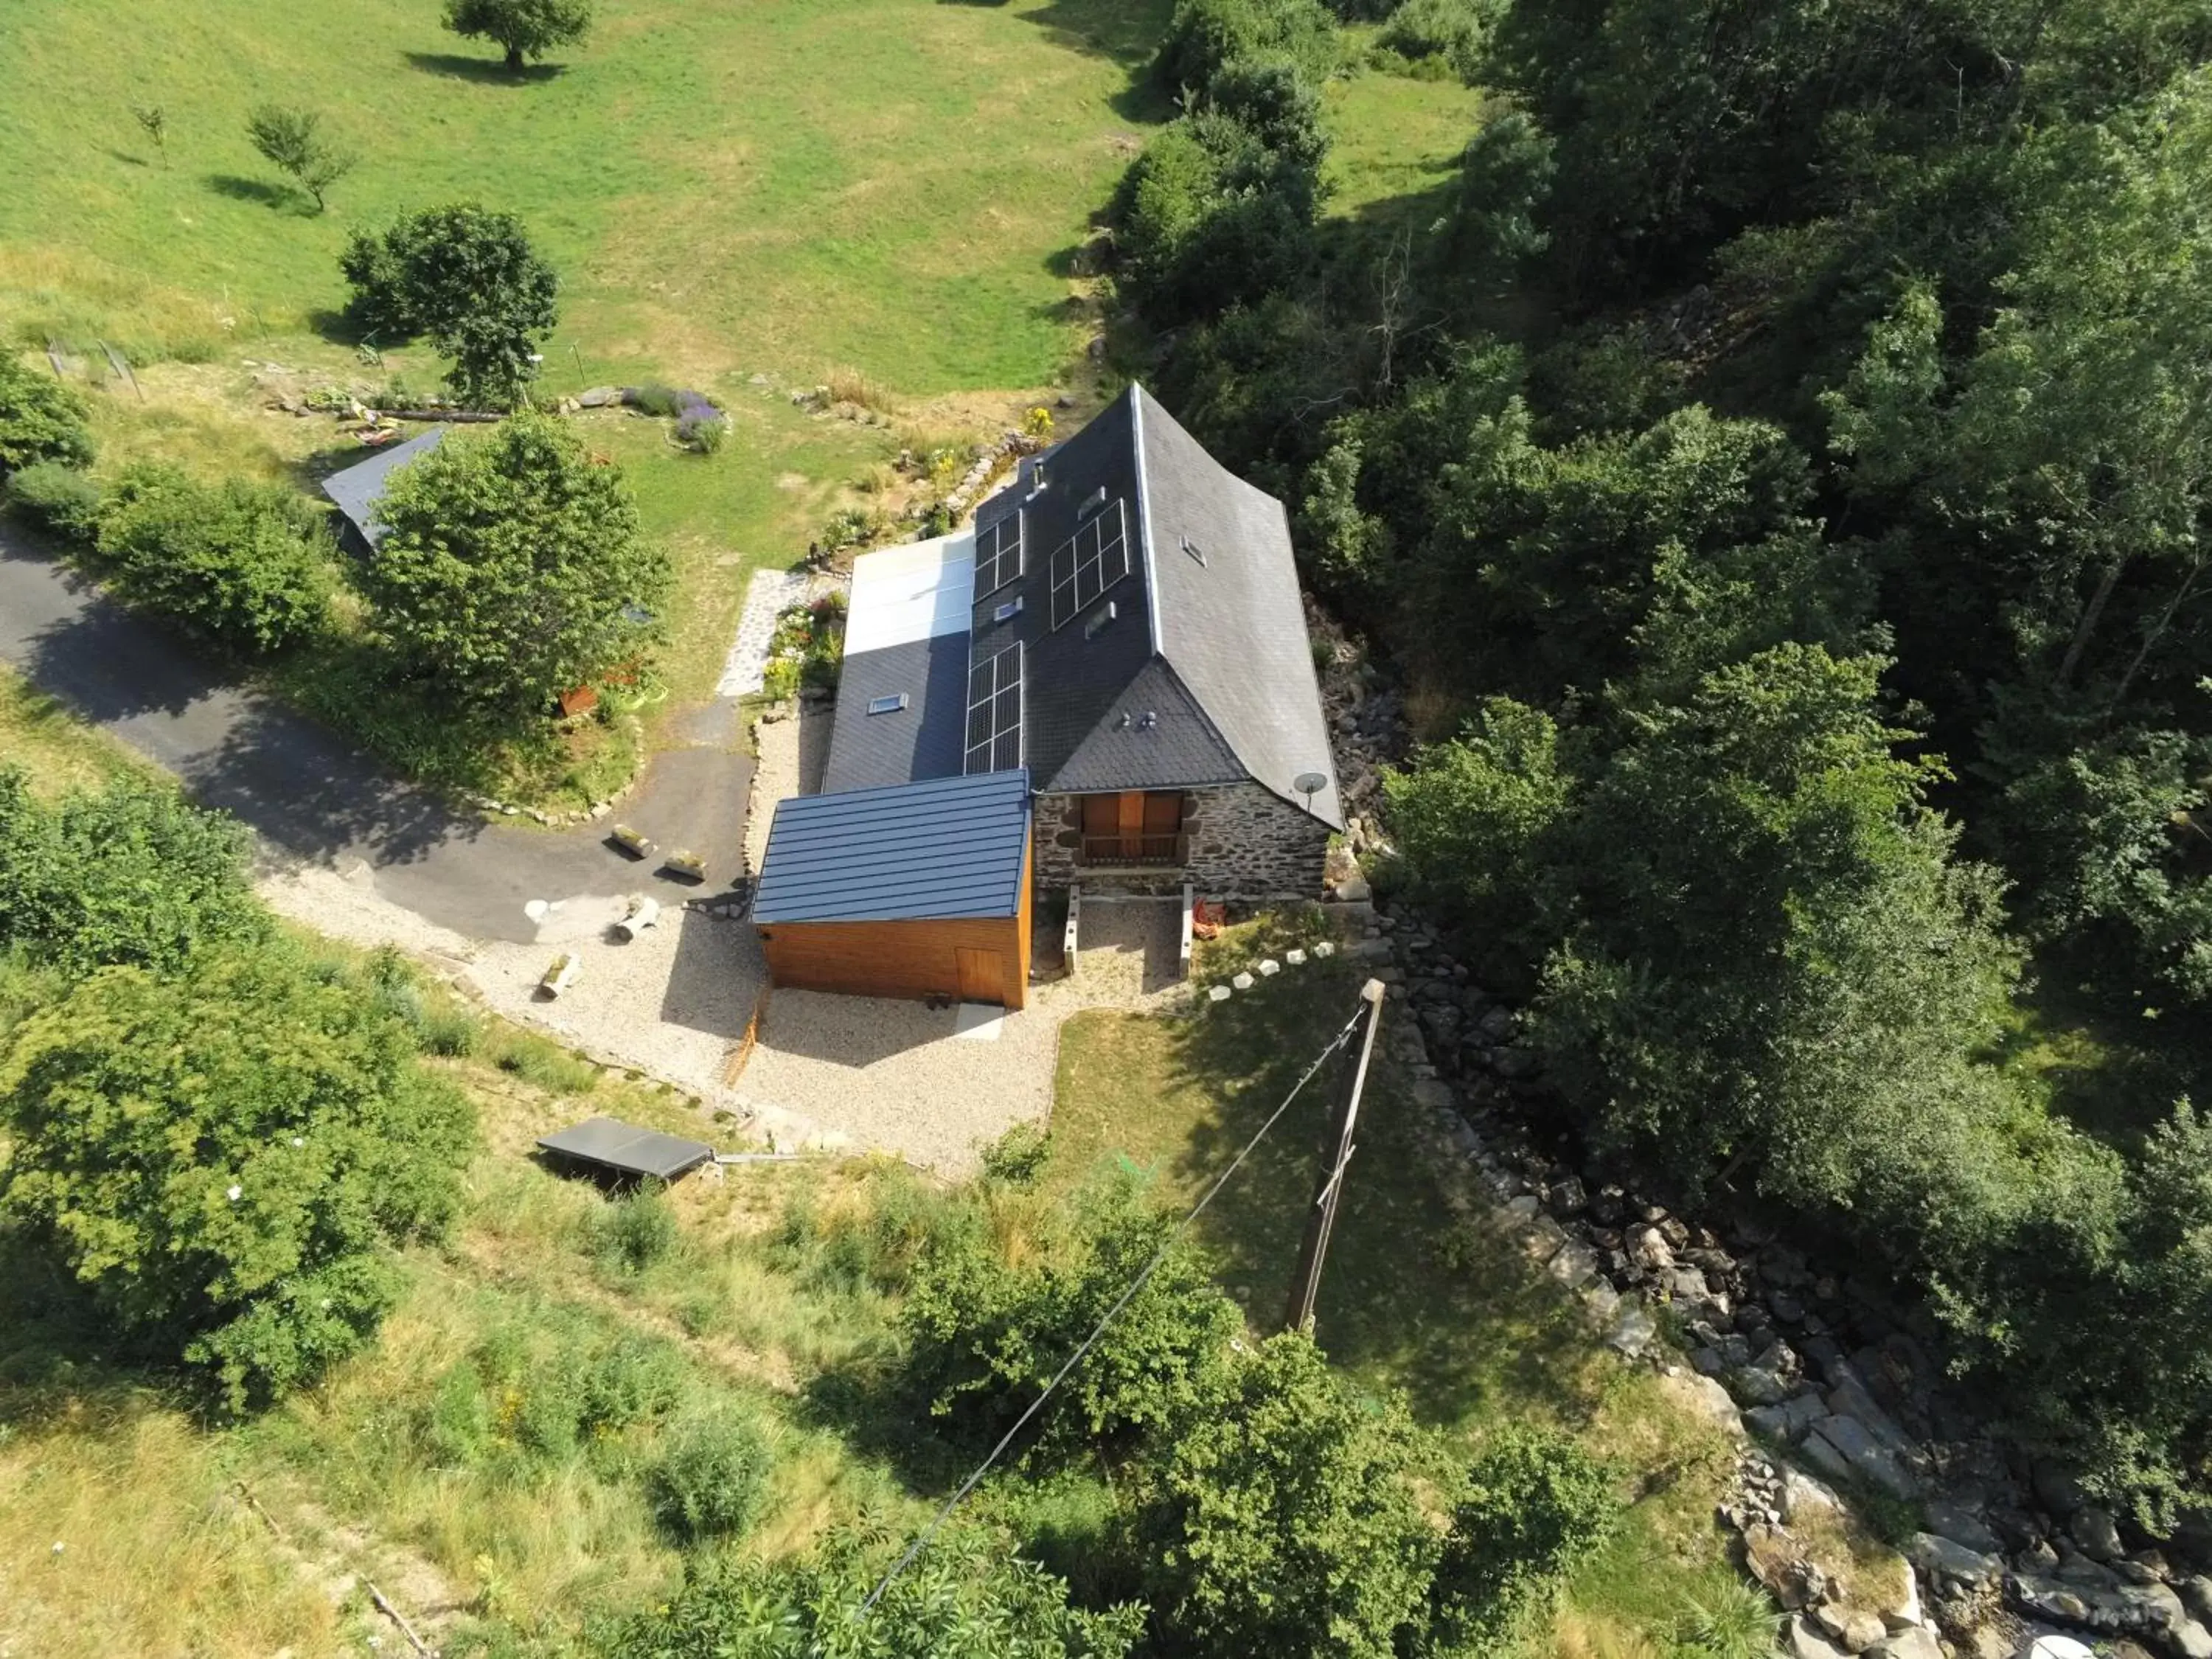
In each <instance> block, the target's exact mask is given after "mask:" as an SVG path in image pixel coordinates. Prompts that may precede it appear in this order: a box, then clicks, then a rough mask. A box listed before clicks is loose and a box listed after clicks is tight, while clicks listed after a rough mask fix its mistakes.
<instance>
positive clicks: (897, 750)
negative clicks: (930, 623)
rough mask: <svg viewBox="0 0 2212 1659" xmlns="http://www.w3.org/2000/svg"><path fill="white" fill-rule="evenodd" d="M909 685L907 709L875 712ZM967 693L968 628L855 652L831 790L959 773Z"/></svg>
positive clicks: (832, 760) (840, 682) (827, 788)
mask: <svg viewBox="0 0 2212 1659" xmlns="http://www.w3.org/2000/svg"><path fill="white" fill-rule="evenodd" d="M902 691H903V692H904V693H906V696H907V707H906V708H902V709H901V710H899V711H898V712H897V713H896V714H870V713H868V704H869V702H871V701H872V700H873V699H875V698H877V697H884V696H896V695H897V694H898V693H900V692H902ZM967 695H968V636H967V635H965V634H939V635H934V636H933V637H931V638H929V639H926V640H910V641H907V642H906V643H905V644H902V645H889V646H884V647H882V648H881V649H879V650H875V651H862V652H860V653H857V654H855V655H853V656H848V657H847V658H846V659H845V661H844V665H843V666H842V668H841V669H839V670H838V673H837V705H836V714H834V715H832V716H831V720H832V725H831V726H830V731H829V766H828V768H827V769H826V770H825V772H824V775H823V780H822V787H823V790H824V792H826V793H842V792H844V791H846V790H850V789H874V788H879V787H884V786H886V785H889V784H894V783H911V782H914V781H917V780H919V779H925V778H950V777H957V776H958V775H959V774H960V764H961V759H962V755H963V737H964V733H965V728H966V725H967Z"/></svg>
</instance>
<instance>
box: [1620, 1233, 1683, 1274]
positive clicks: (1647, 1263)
mask: <svg viewBox="0 0 2212 1659" xmlns="http://www.w3.org/2000/svg"><path fill="white" fill-rule="evenodd" d="M1628 1259H1629V1260H1630V1261H1632V1262H1634V1263H1635V1264H1636V1265H1637V1266H1638V1267H1648V1268H1650V1270H1651V1271H1652V1272H1654V1273H1660V1272H1665V1271H1667V1270H1668V1269H1670V1268H1672V1267H1674V1250H1673V1249H1672V1248H1671V1247H1670V1246H1669V1245H1668V1243H1667V1240H1666V1238H1665V1237H1664V1236H1663V1235H1662V1234H1661V1232H1660V1231H1659V1230H1658V1229H1657V1228H1656V1227H1638V1228H1634V1229H1632V1231H1630V1233H1629V1235H1628Z"/></svg>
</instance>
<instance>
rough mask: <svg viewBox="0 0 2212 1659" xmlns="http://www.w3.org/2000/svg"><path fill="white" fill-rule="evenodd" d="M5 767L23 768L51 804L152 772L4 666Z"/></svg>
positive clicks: (0, 748) (0, 683)
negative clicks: (120, 778) (76, 792)
mask: <svg viewBox="0 0 2212 1659" xmlns="http://www.w3.org/2000/svg"><path fill="white" fill-rule="evenodd" d="M0 765H11V766H20V767H21V768H22V769H23V770H24V771H25V772H26V773H27V775H29V778H30V781H31V787H32V788H33V790H34V791H36V792H37V793H39V794H40V795H41V796H42V797H45V798H46V799H53V798H55V797H58V796H60V795H64V794H66V793H69V792H70V790H72V789H96V788H98V787H100V785H102V784H104V783H106V782H108V781H111V780H112V779H114V778H117V777H118V776H121V775H123V774H125V773H126V772H133V771H137V772H144V771H148V770H149V767H148V766H147V764H146V763H145V762H144V761H143V760H142V759H140V758H139V757H138V756H137V755H135V754H133V753H132V752H131V750H128V749H126V748H125V747H124V745H123V744H121V743H120V742H118V740H117V739H115V738H111V737H109V736H107V735H106V733H105V732H97V731H94V729H93V728H92V727H90V726H86V725H85V724H84V723H83V722H82V721H81V720H77V719H76V717H75V716H74V715H72V714H70V712H69V710H68V709H67V708H65V707H64V706H63V704H62V703H61V702H58V700H57V699H55V698H53V697H50V696H47V695H46V693H45V692H43V691H40V690H38V689H37V688H36V687H35V686H33V685H30V684H27V683H26V682H25V681H24V679H23V678H22V676H21V675H20V674H18V673H16V672H15V670H14V669H12V668H8V667H4V666H0Z"/></svg>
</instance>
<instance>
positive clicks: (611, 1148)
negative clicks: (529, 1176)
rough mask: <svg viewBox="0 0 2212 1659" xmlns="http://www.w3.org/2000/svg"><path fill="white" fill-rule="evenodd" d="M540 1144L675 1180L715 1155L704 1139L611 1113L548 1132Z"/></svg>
mask: <svg viewBox="0 0 2212 1659" xmlns="http://www.w3.org/2000/svg"><path fill="white" fill-rule="evenodd" d="M538 1146H539V1148H540V1149H541V1150H543V1151H544V1152H551V1153H553V1154H554V1155H555V1156H556V1157H558V1158H568V1159H572V1160H574V1161H575V1162H577V1163H581V1164H597V1165H599V1167H600V1168H601V1169H603V1170H614V1171H615V1172H616V1173H617V1174H620V1175H634V1176H653V1177H654V1178H655V1179H657V1180H660V1181H673V1180H675V1179H676V1177H677V1176H680V1175H682V1174H683V1173H684V1171H685V1170H693V1169H696V1168H697V1167H698V1166H699V1165H700V1164H704V1163H705V1162H706V1161H707V1160H708V1158H712V1157H714V1148H713V1147H712V1146H708V1145H707V1143H706V1142H705V1141H703V1140H680V1139H678V1138H677V1137H676V1136H674V1135H665V1134H662V1133H659V1131H658V1130H654V1129H641V1128H639V1127H637V1126H636V1125H635V1124H634V1123H624V1122H623V1121H621V1120H620V1119H618V1118H611V1117H592V1118H586V1119H585V1120H584V1121H582V1122H581V1123H579V1124H577V1125H576V1126H575V1127H574V1128H571V1129H562V1131H560V1132H559V1133H557V1134H550V1135H547V1136H545V1137H544V1139H542V1140H540V1141H539V1142H538Z"/></svg>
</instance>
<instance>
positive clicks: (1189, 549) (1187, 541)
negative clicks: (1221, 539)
mask: <svg viewBox="0 0 2212 1659" xmlns="http://www.w3.org/2000/svg"><path fill="white" fill-rule="evenodd" d="M1182 550H1183V551H1184V552H1186V553H1188V554H1189V555H1190V556H1191V557H1192V558H1194V559H1196V560H1197V561H1198V562H1199V563H1200V564H1201V565H1203V564H1204V563H1205V562H1206V550H1205V549H1204V548H1202V547H1200V545H1199V544H1197V543H1196V542H1194V541H1193V540H1191V538H1189V537H1188V536H1186V537H1184V538H1182Z"/></svg>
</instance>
